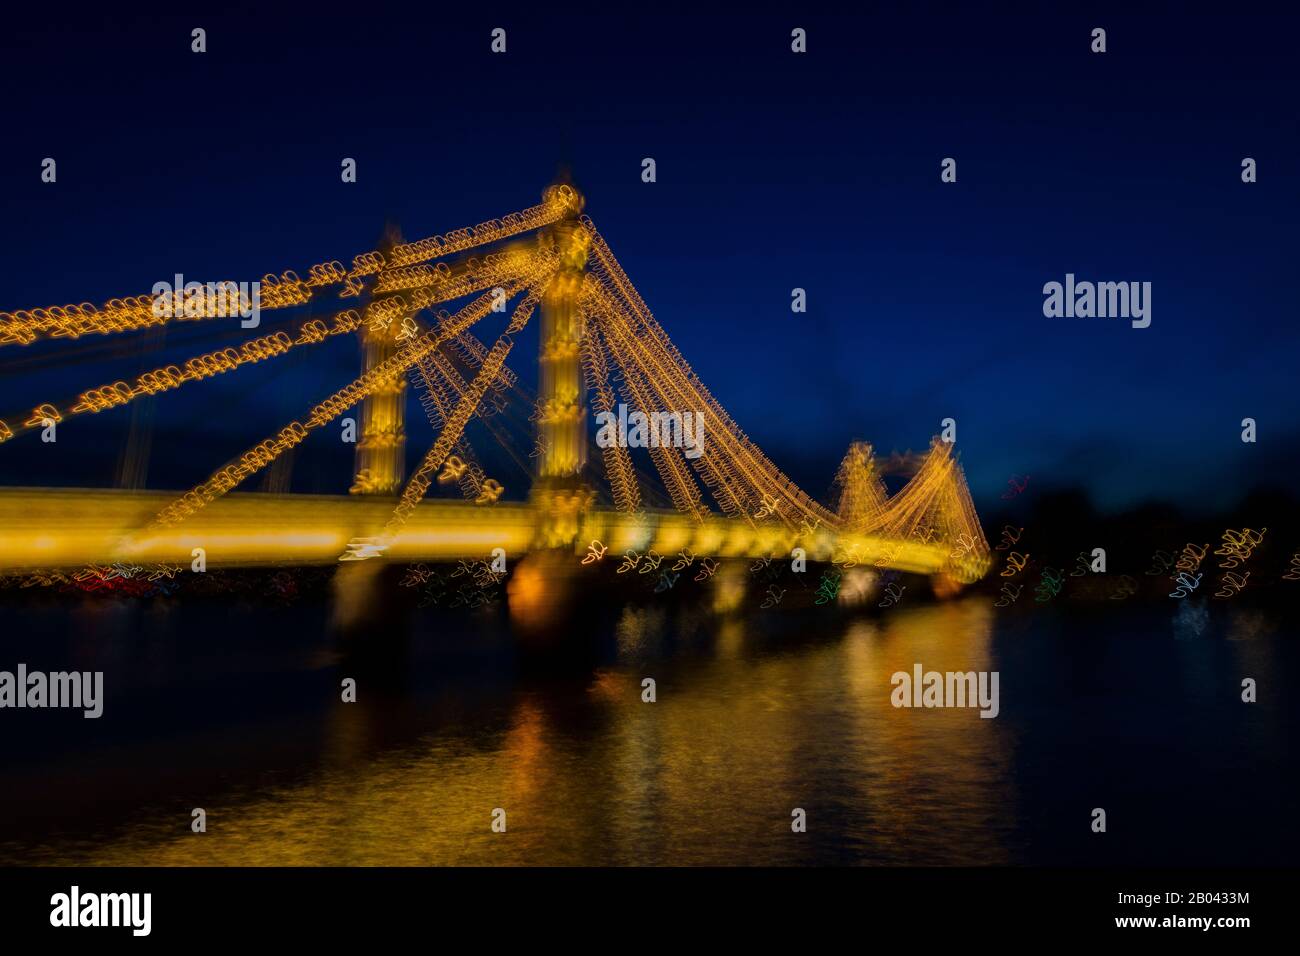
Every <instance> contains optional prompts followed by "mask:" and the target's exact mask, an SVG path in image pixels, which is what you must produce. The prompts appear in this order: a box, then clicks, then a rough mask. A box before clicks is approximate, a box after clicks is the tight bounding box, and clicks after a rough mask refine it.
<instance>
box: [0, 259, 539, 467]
mask: <svg viewBox="0 0 1300 956" xmlns="http://www.w3.org/2000/svg"><path fill="white" fill-rule="evenodd" d="M520 275H521V272H520V265H519V263H518V262H517V260H514V261H512V259H511V257H488V258H487V259H486V260H484V261H483V262H481V263H479V262H476V263H474V264H472V265H471V266H467V268H466V270H465V272H464V273H463V274H462V275H459V276H456V277H454V278H453V279H452V280H451V281H450V282H449V283H448V284H447V285H446V286H445V287H442V288H439V289H437V291H436V292H433V291H424V292H420V291H417V292H416V293H415V294H414V296H413V298H414V299H415V303H416V305H415V307H416V308H427V307H428V306H430V305H436V304H439V303H440V302H444V301H450V300H452V299H458V298H463V297H464V296H466V295H470V294H473V293H474V292H478V291H482V290H483V289H487V288H492V287H495V286H498V285H500V284H501V283H502V282H504V281H508V280H510V279H514V278H518V277H519V276H520ZM406 308H408V306H407V304H406V301H405V299H404V298H402V297H401V296H398V297H395V298H393V299H390V300H385V301H382V302H374V303H371V304H370V305H368V306H367V307H366V309H365V311H364V312H363V313H359V312H357V310H355V309H344V310H342V311H340V312H338V313H336V314H335V315H334V317H333V320H332V324H330V325H326V324H325V322H324V321H323V320H321V319H310V320H308V321H306V322H304V323H303V324H302V325H301V326H299V327H298V328H297V330H296V333H295V335H294V336H292V337H291V336H290V335H289V334H288V333H286V332H284V331H283V330H281V331H278V332H275V333H273V334H270V335H264V336H260V337H258V338H255V339H251V340H249V341H246V342H244V343H243V344H241V345H240V347H239V348H238V349H234V348H225V349H218V350H215V351H212V352H206V353H204V354H202V355H197V356H194V357H193V358H190V359H186V360H184V362H183V364H182V365H177V364H174V363H173V364H169V365H165V366H161V367H159V368H156V369H153V370H152V371H148V372H144V373H142V374H140V375H138V376H136V378H135V381H134V384H131V383H128V382H125V381H118V382H114V383H112V384H108V385H102V386H99V387H96V388H91V389H87V390H86V391H84V392H82V393H81V394H80V395H78V396H77V398H76V399H75V400H73V401H70V402H65V403H63V405H62V406H57V405H54V404H53V403H44V404H41V405H37V406H35V407H34V408H33V409H32V410H31V412H30V413H29V414H28V417H27V419H25V420H24V421H23V422H22V424H21V425H16V426H14V427H12V428H11V427H10V426H9V425H7V424H6V423H5V422H3V421H0V443H2V442H5V441H8V440H9V439H11V438H15V437H17V436H18V435H21V434H24V433H25V432H30V431H36V430H39V429H41V428H43V427H45V426H46V424H48V423H49V422H63V421H65V420H67V419H69V418H72V417H74V416H76V415H80V414H84V413H91V414H97V413H99V412H101V411H105V410H107V409H110V408H116V407H119V406H122V405H126V404H128V403H130V402H131V401H133V400H134V399H136V398H138V397H140V396H142V395H156V394H159V393H161V392H167V391H172V390H174V389H178V388H180V387H181V386H182V385H185V384H188V383H190V382H197V381H203V380H205V379H208V378H212V377H214V376H216V375H221V374H224V373H226V372H230V371H233V370H235V369H236V368H240V367H242V366H244V365H248V364H254V363H257V362H261V361H264V360H266V359H271V358H276V357H279V356H281V355H284V354H286V353H287V352H289V351H290V350H291V349H294V348H296V347H298V346H302V345H314V344H316V343H318V342H323V341H325V340H326V339H327V338H332V337H334V336H338V335H343V334H346V333H350V332H355V331H357V329H359V328H360V327H361V326H362V325H364V324H371V325H374V324H375V323H377V322H382V321H384V320H385V319H387V320H389V321H391V319H392V316H393V315H394V314H395V313H400V312H402V311H403V310H404V309H406Z"/></svg>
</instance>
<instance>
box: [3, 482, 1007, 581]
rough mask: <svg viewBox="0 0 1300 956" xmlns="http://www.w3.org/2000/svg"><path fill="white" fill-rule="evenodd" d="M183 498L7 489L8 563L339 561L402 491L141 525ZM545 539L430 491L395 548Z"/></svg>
mask: <svg viewBox="0 0 1300 956" xmlns="http://www.w3.org/2000/svg"><path fill="white" fill-rule="evenodd" d="M175 498H176V493H175V492H167V491H120V490H111V489H80V488H77V489H73V488H64V489H46V488H39V489H38V488H4V489H0V571H29V570H40V569H52V568H68V567H84V566H86V565H90V564H98V565H104V564H113V563H117V562H125V563H130V564H149V563H171V564H182V565H188V564H189V563H190V561H191V560H192V558H191V555H192V551H193V549H194V548H203V549H204V552H205V555H206V560H207V564H208V567H210V568H221V567H257V566H267V565H276V564H298V565H303V564H332V563H334V562H336V561H338V559H339V556H340V555H342V554H344V553H345V552H346V551H347V550H348V542H349V541H353V540H356V539H359V538H370V537H374V536H377V535H378V534H379V533H380V532H381V530H382V528H383V526H384V523H385V522H386V521H387V520H388V518H389V516H390V515H391V514H392V511H393V506H394V504H395V499H391V498H381V497H369V496H335V495H269V494H257V493H245V494H229V495H226V496H225V497H223V498H220V499H217V500H216V501H213V502H212V503H211V504H209V505H208V506H207V507H206V508H204V509H203V510H202V511H201V512H199V513H198V514H197V515H194V516H193V517H191V518H190V519H189V520H188V521H186V522H185V523H184V524H181V525H179V526H177V527H174V528H168V529H163V530H159V531H155V532H151V533H149V534H143V533H139V529H142V528H144V527H145V526H146V525H148V523H149V522H150V520H152V519H153V517H154V516H155V515H156V514H157V513H158V512H159V510H160V509H161V508H163V507H164V506H165V505H166V504H168V503H169V502H171V501H173V500H175ZM133 534H134V535H135V538H134V540H132V537H131V536H132V535H133ZM537 540H538V520H537V511H536V509H534V508H533V506H531V505H529V504H524V503H512V502H501V503H498V504H496V505H493V506H491V507H476V506H474V505H472V504H466V503H463V502H460V501H452V500H445V499H427V500H426V501H424V502H422V503H421V504H420V506H419V508H417V509H416V511H415V513H414V515H413V516H412V517H411V519H410V521H409V522H408V523H407V525H406V526H405V528H404V529H403V530H402V533H401V534H400V536H398V537H397V538H396V539H395V540H394V541H393V542H392V544H391V546H390V547H389V549H388V551H387V552H386V554H387V556H388V557H389V558H391V559H393V560H395V561H401V562H411V561H438V560H455V559H461V558H487V557H488V556H489V555H490V554H491V552H492V549H493V548H504V549H505V550H506V553H507V555H520V554H523V553H525V552H527V551H529V550H531V549H532V548H533V546H534V543H535V541H537ZM592 540H598V541H600V542H601V543H603V544H605V545H606V546H607V547H608V549H609V551H608V553H607V554H606V560H610V559H611V558H616V557H617V556H618V555H621V554H622V553H623V552H625V551H627V550H629V549H632V550H636V551H640V552H645V551H648V550H654V551H657V552H658V553H659V554H661V555H665V556H671V555H676V554H677V553H678V552H679V551H682V550H685V551H688V552H690V553H692V554H694V555H696V556H698V557H701V558H703V557H712V558H725V557H749V558H755V557H766V556H768V555H773V554H779V555H789V553H790V550H791V549H792V548H794V547H795V546H799V547H802V548H804V549H805V550H806V552H807V556H808V558H809V559H810V560H818V561H827V560H830V559H831V558H832V555H834V556H835V557H836V558H837V559H840V558H842V557H843V556H844V555H846V554H851V555H853V556H854V559H855V560H856V561H857V562H858V563H860V564H864V565H871V564H875V563H877V562H879V563H880V566H881V567H888V568H895V569H898V570H903V571H913V572H916V573H920V574H934V573H937V572H939V571H947V572H949V573H951V574H952V575H953V576H954V577H956V578H957V579H958V580H962V581H967V582H969V581H974V580H977V579H978V578H979V577H981V576H982V575H983V574H984V573H985V572H986V571H987V566H986V563H987V562H986V560H985V561H980V560H979V559H970V558H967V559H958V560H954V559H952V558H951V557H950V553H949V552H950V547H951V546H950V545H947V544H940V543H934V544H921V543H919V542H916V541H894V540H890V539H885V538H877V537H871V536H864V535H852V536H850V535H841V534H837V533H836V532H834V531H828V530H825V529H822V530H818V531H817V532H815V533H814V534H813V535H811V536H799V535H796V534H793V533H791V532H790V531H788V530H787V529H785V528H783V527H780V526H763V527H759V528H754V527H752V526H750V525H749V524H748V523H747V522H744V521H741V520H737V519H730V518H724V517H721V516H718V517H715V518H713V519H711V520H709V521H706V522H704V523H703V524H699V523H696V522H694V521H691V520H689V519H687V518H685V517H683V516H681V515H679V514H678V513H676V512H648V513H646V514H644V515H637V516H633V515H628V514H624V513H621V512H615V511H609V510H601V509H597V510H593V511H591V512H589V513H587V514H586V515H585V516H584V519H583V524H582V527H581V529H580V532H579V535H578V540H577V544H576V546H575V552H576V553H579V554H581V553H583V552H585V551H586V549H587V544H588V542H590V541H592Z"/></svg>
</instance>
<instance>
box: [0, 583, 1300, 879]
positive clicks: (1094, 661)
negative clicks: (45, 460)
mask: <svg viewBox="0 0 1300 956" xmlns="http://www.w3.org/2000/svg"><path fill="white" fill-rule="evenodd" d="M1172 603H1173V602H1170V606H1151V607H1146V608H1143V607H1139V606H1131V607H1130V606H1125V607H1118V608H1116V607H1114V606H1112V607H1109V608H1105V609H1103V610H1102V611H1098V612H1085V611H1080V610H1077V609H1070V608H1064V607H1063V608H1057V609H1050V608H1034V609H1028V610H1024V611H1017V612H1014V613H1013V612H1012V611H1004V610H1000V609H995V608H994V607H993V605H992V602H991V600H990V599H987V598H984V597H979V596H971V597H967V598H964V599H960V600H956V601H951V602H947V603H940V604H930V605H920V604H918V605H917V606H914V607H910V608H908V607H903V606H900V607H897V608H894V609H891V610H890V611H888V612H885V613H884V614H883V615H878V616H873V615H846V614H842V613H838V612H835V611H826V612H825V613H820V612H821V611H822V609H812V610H802V611H799V612H790V613H783V614H782V613H769V614H754V615H749V616H741V617H725V616H723V617H720V616H717V615H714V614H713V613H710V612H709V611H708V610H707V609H702V608H693V607H690V606H673V607H668V606H643V607H640V608H624V609H622V610H617V611H614V610H611V611H610V612H609V614H608V615H607V618H606V619H605V620H604V621H603V623H600V624H598V625H595V627H596V628H597V630H599V638H600V639H599V640H598V641H596V648H595V651H594V652H593V654H592V656H591V657H590V658H589V659H585V660H584V661H582V662H579V663H572V662H570V665H569V666H567V667H564V668H555V669H546V670H539V669H538V668H536V667H533V666H526V661H525V660H524V659H523V658H521V656H520V655H519V654H518V653H517V641H516V639H515V638H514V636H513V635H512V633H511V629H510V625H509V619H508V616H507V615H506V614H505V612H504V611H503V610H502V609H501V608H500V607H499V606H497V607H489V608H483V609H480V610H478V611H475V612H459V611H458V612H451V611H445V610H444V611H438V612H432V611H422V612H416V613H415V614H414V615H413V616H412V618H411V620H410V622H409V624H407V625H404V627H406V628H408V629H409V633H408V637H407V639H406V640H405V641H397V642H396V645H397V646H396V648H395V649H394V650H392V651H391V652H389V653H387V654H385V655H380V658H381V659H379V660H376V659H375V656H374V655H370V654H363V655H360V656H358V655H357V654H355V653H344V652H343V651H341V650H340V649H339V647H338V642H337V641H336V640H335V639H334V638H333V637H331V633H330V627H329V614H330V611H329V608H328V607H327V602H326V601H325V600H323V599H322V601H321V602H319V603H318V604H313V603H311V602H307V603H299V604H295V605H293V606H286V607H263V606H251V605H249V606H242V605H239V604H226V605H219V604H216V603H215V602H209V603H193V604H186V603H184V602H178V603H175V604H169V603H166V602H161V601H153V602H150V601H122V602H120V603H114V602H106V601H105V600H103V599H101V598H95V599H89V598H88V599H86V601H85V603H84V604H82V605H79V606H75V607H72V608H69V607H68V606H66V605H55V604H50V605H48V606H44V607H42V606H39V605H31V606H28V605H23V606H15V605H13V604H10V605H7V606H4V607H0V635H2V636H0V669H4V670H13V669H14V667H15V665H16V664H17V663H18V662H19V661H22V662H25V663H26V664H27V666H28V668H29V670H32V669H45V670H59V669H67V668H76V669H81V670H102V671H104V674H105V682H106V688H107V690H106V700H105V709H104V716H103V717H101V718H100V719H98V720H86V719H84V718H82V717H81V716H80V714H79V713H68V712H63V711H48V710H47V711H33V710H21V711H18V710H4V711H0V742H2V743H3V752H4V756H3V763H0V788H2V790H0V794H2V797H0V805H3V815H2V819H0V862H6V863H39V864H77V865H80V864H90V865H97V864H124V865H195V864H218V865H221V864H238V865H262V864H290V865H298V864H306V865H314V864H325V865H350V864H395V865H438V864H474V865H499V864H551V865H569V864H654V865H663V864H809V863H812V864H945V865H946V864H977V865H979V864H1009V863H1012V864H1014V863H1030V864H1141V865H1181V864H1259V863H1265V864H1283V863H1288V864H1289V863H1291V862H1292V861H1293V860H1294V858H1295V854H1296V851H1297V849H1298V848H1300V846H1298V844H1300V841H1298V839H1297V828H1296V826H1295V823H1294V810H1293V804H1294V794H1295V792H1296V783H1297V773H1296V769H1295V759H1294V758H1295V734H1296V728H1297V726H1300V725H1298V724H1297V720H1296V718H1297V716H1300V712H1298V705H1297V703H1296V699H1297V695H1295V694H1294V692H1293V691H1292V690H1291V687H1290V684H1291V683H1292V682H1289V681H1287V680H1286V679H1285V678H1286V677H1287V676H1288V675H1293V674H1295V673H1296V664H1297V660H1296V658H1297V650H1296V642H1295V640H1294V639H1293V637H1294V635H1292V634H1288V633H1287V630H1286V628H1284V627H1282V626H1281V625H1280V624H1279V622H1278V620H1277V619H1276V618H1275V617H1273V616H1271V615H1270V614H1268V613H1265V612H1258V611H1250V610H1240V609H1239V610H1231V609H1225V608H1215V609H1213V611H1212V612H1206V613H1201V612H1196V613H1190V612H1189V610H1188V609H1187V608H1184V609H1182V610H1181V611H1180V612H1176V611H1175V609H1173V607H1172ZM373 639H374V643H375V644H376V646H379V645H382V644H384V643H385V642H388V643H393V642H392V640H391V636H389V635H383V634H376V635H374V636H373ZM918 663H919V664H921V665H922V666H923V668H924V669H925V670H937V671H969V670H975V671H997V672H998V673H999V678H1000V680H999V691H1000V701H999V703H1000V710H999V713H998V716H997V717H996V718H994V719H981V718H980V716H979V713H978V711H977V710H975V709H968V708H935V709H906V708H895V707H894V706H893V705H892V704H891V699H890V695H891V690H892V687H891V682H890V680H891V675H893V674H894V673H895V672H898V671H905V672H908V673H911V672H912V670H913V667H914V665H916V664H918ZM345 677H352V678H353V679H355V680H356V681H357V700H356V702H355V703H344V702H343V701H342V700H341V699H340V697H341V693H340V683H341V681H342V680H343V679H344V678H345ZM1247 677H1250V678H1253V679H1255V680H1256V681H1257V686H1258V696H1259V699H1258V701H1257V702H1255V703H1244V702H1243V701H1242V700H1241V682H1242V679H1243V678H1247ZM645 678H652V679H653V680H654V681H655V694H656V700H655V701H654V702H653V703H647V702H644V701H643V700H642V693H643V691H642V681H643V679H645ZM194 808H203V809H204V810H205V812H206V820H207V832H206V833H193V832H191V819H192V811H193V809H194ZM796 808H798V809H802V810H803V811H804V813H805V815H806V821H807V829H806V832H802V833H797V832H793V830H792V826H791V821H792V819H793V818H792V812H793V811H794V810H796ZM1094 808H1102V809H1104V810H1105V811H1106V819H1107V829H1106V832H1105V833H1095V832H1093V831H1092V821H1093V810H1094ZM497 809H500V810H503V811H504V812H505V832H494V830H493V828H492V822H493V814H494V811H495V810H497ZM498 819H499V815H498Z"/></svg>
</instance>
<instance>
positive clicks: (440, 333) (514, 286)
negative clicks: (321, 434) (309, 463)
mask: <svg viewBox="0 0 1300 956" xmlns="http://www.w3.org/2000/svg"><path fill="white" fill-rule="evenodd" d="M524 285H525V280H521V281H519V282H515V283H511V284H510V285H508V286H507V287H506V292H507V296H509V295H513V294H514V293H515V292H517V291H519V290H520V289H522V288H523V287H524ZM493 300H494V296H492V295H491V294H490V293H489V294H484V295H481V296H479V297H478V298H477V299H475V300H474V301H472V302H471V303H469V304H468V305H466V306H465V307H464V308H462V309H461V310H460V311H459V312H457V313H456V315H455V316H453V317H452V320H451V321H450V322H449V323H448V324H447V325H446V326H445V327H443V328H442V329H439V330H434V331H431V332H429V333H426V334H425V335H422V336H420V337H418V338H415V339H411V340H409V341H408V342H407V343H406V344H405V345H404V346H402V348H401V349H399V350H398V351H397V352H396V353H395V354H394V355H393V356H392V357H391V358H389V359H387V360H385V361H384V362H383V363H381V364H379V365H376V366H375V367H374V368H372V369H370V370H369V371H367V372H366V373H365V374H364V375H362V376H360V377H359V378H357V379H355V380H354V381H353V382H352V383H350V384H349V385H346V386H344V387H343V388H341V389H339V390H338V391H336V392H335V393H334V394H333V395H331V396H330V397H329V398H327V399H325V401H323V402H321V403H320V404H318V405H316V406H315V407H314V408H312V409H311V411H310V413H309V415H308V419H307V422H306V423H305V424H304V423H301V422H297V421H295V422H292V423H291V424H290V425H288V426H286V427H285V428H284V429H282V430H281V431H280V432H279V433H278V434H277V435H276V436H275V437H273V438H270V439H267V440H266V441H263V442H262V443H261V444H259V445H255V446H254V447H253V448H251V449H250V450H249V451H247V452H245V453H244V454H243V455H242V456H241V457H240V458H239V459H238V461H237V462H236V463H235V464H232V465H228V466H226V467H225V468H222V469H220V470H218V471H217V472H216V473H215V474H214V475H213V476H212V477H211V478H209V479H208V481H206V482H203V483H202V484H200V485H198V486H196V487H195V488H194V489H193V490H192V491H189V492H187V493H186V494H184V495H182V496H180V497H179V498H177V499H176V500H175V501H173V502H171V503H170V504H168V505H167V506H166V507H165V508H163V509H162V510H161V511H160V512H159V513H158V515H157V516H156V517H155V519H154V520H153V522H152V523H151V524H150V526H149V528H148V529H147V530H153V529H155V528H165V527H171V526H174V525H176V524H179V523H181V522H182V521H184V520H185V519H186V518H188V517H190V516H191V515H193V514H194V513H195V512H197V511H199V510H201V509H202V508H203V507H205V506H206V505H207V504H208V503H209V502H211V501H214V500H216V499H217V498H219V497H221V496H222V495H224V494H225V493H226V492H227V491H229V490H230V489H231V488H233V487H235V486H236V485H237V484H239V482H241V481H243V480H244V479H245V478H247V477H248V476H249V475H251V474H254V473H255V472H257V471H259V470H261V469H262V468H264V467H265V466H267V465H269V464H270V463H271V462H272V461H274V460H275V459H276V458H277V457H279V455H280V454H282V453H283V452H284V451H286V450H288V449H289V448H293V447H295V446H296V445H298V444H300V443H301V442H302V441H303V439H305V438H306V437H307V434H308V433H309V432H310V431H312V430H314V429H317V428H319V427H321V426H322V425H326V424H328V423H329V422H331V421H333V420H334V419H335V418H337V417H338V416H340V415H342V414H343V412H345V411H346V410H347V409H349V408H351V407H353V406H354V405H356V403H357V402H359V401H360V400H361V399H363V398H365V396H366V395H368V394H370V392H372V391H374V390H375V389H376V388H378V387H380V386H381V385H382V384H383V382H384V381H386V380H387V379H389V378H391V377H392V376H393V375H395V374H403V373H404V372H405V370H406V369H407V368H408V367H409V366H411V365H413V364H414V363H415V362H416V361H418V360H419V359H420V358H421V357H423V356H425V355H427V354H429V353H430V352H431V351H433V350H434V349H436V348H437V347H438V346H439V345H441V344H442V343H443V342H444V341H446V340H447V339H448V338H450V337H451V336H452V335H454V334H457V333H459V332H460V331H462V330H463V329H465V328H468V327H469V326H470V325H472V324H473V323H474V322H477V321H478V320H479V319H481V318H483V317H484V316H485V315H486V314H487V313H488V312H489V311H490V309H491V306H492V302H493Z"/></svg>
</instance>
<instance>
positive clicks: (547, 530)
mask: <svg viewBox="0 0 1300 956" xmlns="http://www.w3.org/2000/svg"><path fill="white" fill-rule="evenodd" d="M551 188H552V189H554V188H556V187H551ZM570 188H572V187H570ZM581 211H582V200H581V197H579V199H578V201H577V202H575V203H573V204H572V205H571V207H570V212H569V214H568V215H567V216H566V217H565V218H564V219H562V220H560V221H559V222H557V223H555V224H554V225H553V226H552V227H551V228H550V229H549V230H547V232H546V233H545V234H544V235H543V236H542V241H543V242H546V243H550V244H551V245H552V246H553V247H554V248H555V250H556V251H557V252H558V253H559V254H560V268H559V270H558V271H557V272H556V274H555V276H554V278H552V280H551V282H550V285H548V286H547V288H546V293H545V295H544V296H543V298H542V309H541V329H540V333H541V335H540V339H541V342H540V349H539V353H538V366H539V368H538V382H539V387H538V406H539V409H538V411H539V414H538V418H537V439H538V443H539V449H540V451H541V454H540V456H539V457H538V459H537V475H536V476H535V479H534V482H533V489H532V499H533V502H534V504H535V505H538V506H539V507H538V515H539V519H540V520H539V525H538V537H539V541H538V546H539V547H545V548H555V547H565V546H571V545H572V544H573V542H574V541H575V540H576V539H577V536H578V530H579V527H580V524H581V516H582V513H583V512H584V511H585V510H586V508H587V507H588V506H589V505H590V503H591V499H592V498H593V496H594V493H593V491H592V489H591V488H589V487H588V486H587V485H586V484H585V483H584V482H583V478H582V471H583V467H584V466H585V465H586V463H587V433H586V427H587V420H586V415H587V410H586V384H585V379H584V377H583V372H582V344H583V342H582V340H583V335H584V334H585V329H584V323H583V316H582V309H581V307H580V306H579V304H578V299H579V294H580V293H581V291H582V280H583V274H584V273H583V270H584V269H585V268H586V264H587V251H588V248H589V247H590V245H591V240H590V237H589V236H588V235H587V231H586V230H585V229H584V228H583V226H582V224H581V223H580V222H579V221H578V214H579V213H580V212H581Z"/></svg>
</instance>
